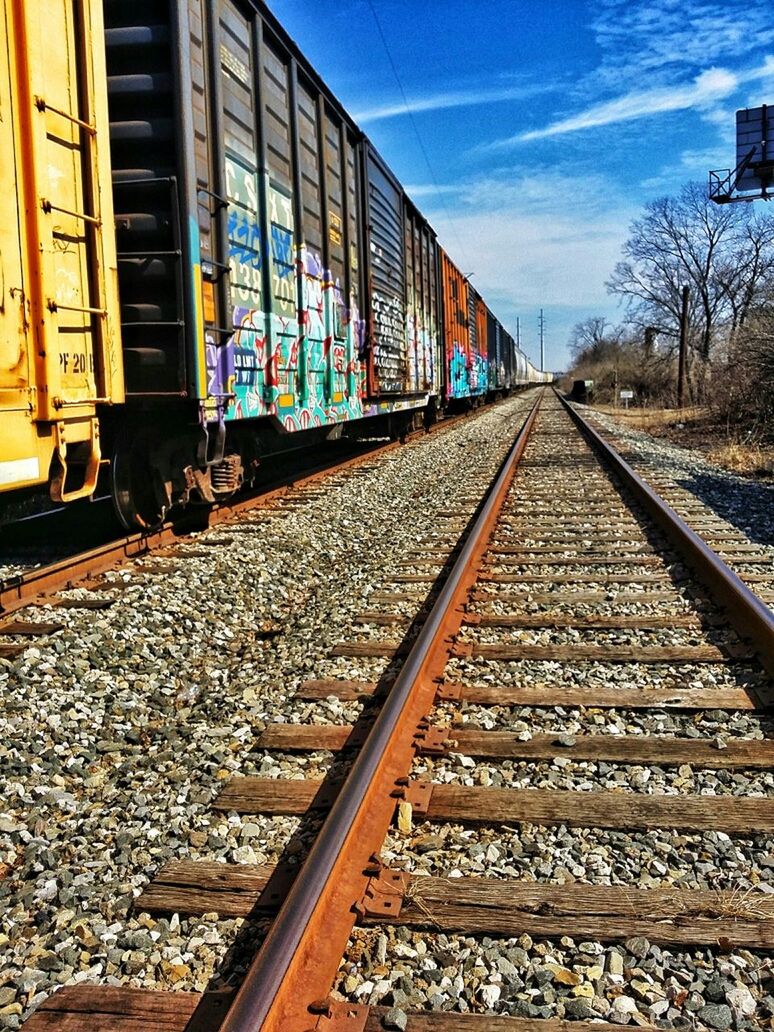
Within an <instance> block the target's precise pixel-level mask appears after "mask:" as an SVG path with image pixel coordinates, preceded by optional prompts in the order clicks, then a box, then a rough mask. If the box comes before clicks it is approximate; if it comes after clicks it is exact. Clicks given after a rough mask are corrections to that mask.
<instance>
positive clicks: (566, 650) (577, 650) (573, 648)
mask: <svg viewBox="0 0 774 1032" xmlns="http://www.w3.org/2000/svg"><path fill="white" fill-rule="evenodd" d="M410 645H411V642H400V641H377V640H371V641H344V642H340V643H339V644H338V645H336V646H334V648H333V649H332V650H331V653H330V654H331V656H349V657H360V658H367V659H378V658H389V657H392V656H402V655H404V654H405V653H406V651H407V650H408V649H409V648H410ZM450 654H451V655H452V656H453V657H455V658H457V659H469V658H472V659H493V660H501V661H503V662H513V663H518V662H525V661H530V662H534V663H643V664H648V665H650V664H654V663H728V662H729V661H730V660H735V661H750V660H752V659H753V658H754V653H753V652H752V650H751V649H750V648H749V647H747V646H745V645H742V644H738V643H732V644H728V645H724V646H723V648H718V647H717V646H715V645H678V646H671V645H663V646H662V645H652V646H640V645H634V646H628V645H615V646H613V645H574V644H573V645H521V644H516V645H479V644H475V645H474V644H470V643H468V642H457V643H456V644H455V645H454V646H452V649H451V653H450Z"/></svg>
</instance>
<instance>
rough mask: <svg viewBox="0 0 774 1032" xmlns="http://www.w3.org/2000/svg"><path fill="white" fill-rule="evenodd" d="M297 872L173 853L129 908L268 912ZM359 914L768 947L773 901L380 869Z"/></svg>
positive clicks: (442, 927)
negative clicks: (175, 857)
mask: <svg viewBox="0 0 774 1032" xmlns="http://www.w3.org/2000/svg"><path fill="white" fill-rule="evenodd" d="M297 870H298V868H297V867H296V868H290V867H288V866H284V865H280V866H279V867H277V868H272V867H259V866H257V865H247V864H218V863H211V862H207V861H185V860H182V861H181V860H176V861H172V862H171V863H168V864H166V865H165V866H164V867H163V868H162V870H161V871H160V872H159V874H158V875H157V876H156V878H154V880H153V881H152V882H151V883H150V884H149V885H148V886H147V887H146V889H145V890H144V892H143V893H142V894H141V895H140V897H139V898H138V899H137V900H136V902H135V910H136V911H138V912H146V911H147V912H148V913H165V914H172V913H178V914H187V915H200V914H206V913H217V914H218V916H219V917H221V918H237V917H248V916H250V915H251V914H253V913H254V912H256V911H257V910H264V911H275V910H277V909H278V908H279V906H280V905H281V904H282V901H283V899H284V895H285V894H286V892H287V891H288V889H289V887H290V885H291V884H292V880H293V877H294V873H295V871H297ZM272 886H275V888H274V890H272ZM278 886H282V891H277V888H276V887H278ZM643 915H646V916H643ZM359 918H360V923H361V924H366V925H384V924H400V925H402V926H404V927H409V928H418V929H419V928H429V929H433V930H435V931H443V932H452V933H454V932H458V933H461V934H465V935H505V936H513V935H520V934H523V933H525V932H526V933H527V934H529V935H531V936H533V937H535V938H540V939H543V938H553V937H560V936H562V935H565V934H566V933H567V928H568V927H572V930H573V936H574V937H575V938H580V939H592V940H596V941H602V942H615V941H619V940H623V939H627V938H629V937H631V936H644V937H645V938H647V939H648V940H650V941H651V942H657V943H660V944H662V945H666V946H692V945H695V946H714V945H716V944H717V943H718V941H719V940H723V942H724V943H728V947H729V948H734V949H738V948H746V949H766V948H771V947H772V946H774V901H772V900H771V899H769V898H768V897H767V896H766V895H765V894H764V893H762V892H761V893H753V894H748V895H747V896H745V898H744V899H743V900H740V898H739V894H738V893H736V892H733V891H725V892H722V891H717V892H713V891H706V890H705V891H701V890H686V889H674V888H666V889H642V888H639V887H637V886H632V887H629V886H609V885H578V884H569V885H551V884H541V883H535V882H528V881H521V880H518V879H514V878H502V879H500V878H484V877H478V876H476V877H467V878H466V877H463V878H434V877H426V876H423V875H420V876H414V877H412V876H411V875H409V874H406V873H405V872H402V871H391V870H388V869H382V870H381V871H380V873H379V874H378V875H376V876H374V877H372V878H371V881H370V883H369V886H368V888H367V889H366V892H365V895H364V897H363V899H362V901H361V904H360V907H359ZM568 922H569V925H568Z"/></svg>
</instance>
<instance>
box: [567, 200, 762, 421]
mask: <svg viewBox="0 0 774 1032" xmlns="http://www.w3.org/2000/svg"><path fill="white" fill-rule="evenodd" d="M686 287H687V288H688V306H687V317H688V322H687V333H686V359H687V363H686V364H687V377H686V400H687V401H688V402H689V403H690V404H708V405H710V406H711V407H713V408H715V409H716V410H717V414H718V415H719V416H721V417H722V418H724V419H726V420H728V421H733V422H742V423H748V424H751V425H752V427H753V428H755V429H757V430H759V431H760V432H761V433H766V434H769V435H772V436H774V401H773V400H772V399H773V398H774V216H772V215H771V214H770V213H769V212H768V211H767V209H766V206H765V205H760V204H726V205H717V204H715V203H714V202H712V201H710V200H709V198H708V196H707V189H706V187H705V186H704V185H703V184H701V183H688V184H686V185H685V186H684V187H683V188H682V190H681V191H680V193H679V195H678V196H676V197H660V198H657V199H656V200H653V201H650V202H649V203H648V204H647V205H646V206H645V210H644V213H643V214H642V216H641V217H640V218H638V219H636V220H635V221H634V222H633V223H632V225H631V227H630V230H629V237H628V239H627V241H626V243H625V244H624V246H623V253H622V257H621V260H620V261H619V262H618V263H617V265H616V267H615V269H614V270H613V273H612V275H611V277H610V279H609V280H608V282H607V288H608V291H609V292H610V293H611V294H613V295H615V296H617V297H619V298H620V299H621V300H622V302H623V304H624V309H625V318H624V320H623V321H622V323H621V324H620V325H618V326H612V325H610V324H608V323H607V322H606V321H605V320H604V319H602V318H600V317H592V318H590V319H587V320H585V321H584V322H581V323H578V324H577V326H576V327H575V328H574V330H573V333H572V338H571V342H570V347H571V353H572V357H573V368H572V370H571V375H572V376H573V378H575V379H593V380H594V381H595V393H596V396H597V398H598V399H599V400H601V401H612V400H613V394H614V392H616V391H617V390H619V389H620V388H622V387H625V388H630V389H632V390H634V391H635V392H636V396H637V398H638V400H639V401H640V402H642V403H645V404H654V405H665V406H666V405H670V404H674V401H675V391H676V382H677V369H676V366H677V355H678V346H679V341H680V321H681V314H682V305H683V296H684V288H686Z"/></svg>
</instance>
